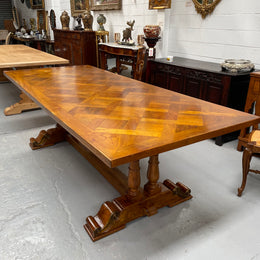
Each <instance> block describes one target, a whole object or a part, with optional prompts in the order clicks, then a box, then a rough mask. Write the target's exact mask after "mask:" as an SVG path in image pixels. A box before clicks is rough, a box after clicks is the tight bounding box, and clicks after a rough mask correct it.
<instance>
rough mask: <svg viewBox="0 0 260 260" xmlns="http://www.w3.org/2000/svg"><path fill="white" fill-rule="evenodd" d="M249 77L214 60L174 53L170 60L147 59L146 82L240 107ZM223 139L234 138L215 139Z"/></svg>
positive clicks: (243, 102) (220, 103) (220, 141)
mask: <svg viewBox="0 0 260 260" xmlns="http://www.w3.org/2000/svg"><path fill="white" fill-rule="evenodd" d="M249 80H250V73H249V72H243V73H230V72H225V71H222V68H221V66H220V64H218V63H213V62H205V61H199V60H192V59H186V58H180V57H174V58H173V62H168V61H166V59H165V58H161V59H154V60H149V61H148V62H147V71H146V81H147V82H148V83H151V84H153V85H156V86H158V87H162V88H166V89H169V90H172V91H176V92H179V93H182V94H185V95H189V96H192V97H196V98H200V99H203V100H206V101H209V102H212V103H216V104H219V105H223V106H227V107H230V108H234V109H237V110H241V111H243V110H244V107H245V102H246V96H247V91H248V86H249ZM235 136H237V134H235ZM225 139H226V140H229V139H234V138H233V137H231V136H230V135H227V136H226V137H223V138H222V140H220V139H218V140H217V142H216V143H217V144H219V145H221V144H222V142H224V141H225Z"/></svg>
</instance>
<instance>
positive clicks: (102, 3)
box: [91, 0, 122, 11]
mask: <svg viewBox="0 0 260 260" xmlns="http://www.w3.org/2000/svg"><path fill="white" fill-rule="evenodd" d="M121 8H122V0H91V10H93V11H104V10H120V9H121Z"/></svg>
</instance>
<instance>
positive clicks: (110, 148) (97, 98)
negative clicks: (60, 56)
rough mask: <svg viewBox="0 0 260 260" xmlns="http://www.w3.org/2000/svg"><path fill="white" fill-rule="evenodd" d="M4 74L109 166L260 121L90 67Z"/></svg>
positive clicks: (231, 110)
mask: <svg viewBox="0 0 260 260" xmlns="http://www.w3.org/2000/svg"><path fill="white" fill-rule="evenodd" d="M5 75H6V76H7V78H8V79H9V80H11V81H12V82H13V83H14V84H15V85H16V86H18V87H19V88H20V89H21V90H22V91H24V92H25V93H26V94H27V95H29V96H30V97H31V98H32V99H33V100H34V101H35V102H37V103H38V104H39V105H40V106H42V107H43V108H44V109H46V111H47V112H48V113H49V115H50V116H52V117H53V118H54V119H55V120H56V122H57V123H59V124H60V125H61V126H62V127H64V128H65V129H66V130H67V131H68V132H69V133H70V134H72V135H73V136H74V137H75V138H77V139H78V140H79V141H80V142H81V143H82V144H83V145H84V146H86V147H87V148H88V149H89V150H90V151H91V152H93V153H94V154H95V155H96V156H97V157H98V158H99V159H101V160H102V161H103V162H104V163H105V164H106V165H108V166H109V167H114V166H118V165H120V164H124V163H127V162H133V161H135V160H139V159H141V158H145V157H149V156H153V155H157V154H159V153H162V152H166V151H169V150H172V149H175V148H178V147H181V146H185V145H188V144H192V143H195V142H199V141H202V140H205V139H208V138H213V137H216V136H220V135H223V134H226V133H228V132H232V131H235V130H239V129H241V128H243V127H247V126H249V125H252V124H255V123H259V122H260V118H259V117H258V116H255V115H251V114H248V113H244V112H240V111H237V110H233V109H230V108H227V107H223V106H220V105H216V104H213V103H209V102H206V101H202V100H200V99H196V98H192V97H189V96H185V95H182V94H179V93H175V92H173V91H169V90H166V89H162V88H159V87H155V86H152V85H149V84H146V83H143V82H140V81H136V80H133V79H130V78H127V77H124V76H120V75H116V74H113V73H111V72H108V71H104V70H101V69H98V68H95V67H91V66H89V65H85V66H72V67H68V66H67V67H56V68H42V69H31V70H17V71H8V72H5Z"/></svg>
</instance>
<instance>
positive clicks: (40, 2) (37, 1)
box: [30, 0, 44, 9]
mask: <svg viewBox="0 0 260 260" xmlns="http://www.w3.org/2000/svg"><path fill="white" fill-rule="evenodd" d="M30 2H31V8H32V9H44V0H30Z"/></svg>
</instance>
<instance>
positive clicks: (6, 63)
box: [0, 44, 69, 116]
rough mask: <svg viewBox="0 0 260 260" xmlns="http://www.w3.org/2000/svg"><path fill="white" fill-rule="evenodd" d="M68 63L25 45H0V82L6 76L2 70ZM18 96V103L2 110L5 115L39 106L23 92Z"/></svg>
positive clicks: (4, 79)
mask: <svg viewBox="0 0 260 260" xmlns="http://www.w3.org/2000/svg"><path fill="white" fill-rule="evenodd" d="M68 63H69V61H68V60H66V59H63V58H60V57H57V56H55V55H52V54H49V53H46V52H43V51H40V50H36V49H34V48H31V47H28V46H25V45H21V44H14V45H0V82H1V81H2V82H3V81H6V78H5V77H4V76H3V71H4V70H13V69H21V68H23V69H24V68H32V67H43V66H50V65H51V66H53V65H64V64H68ZM20 98H21V100H20V101H19V102H18V103H15V104H13V105H11V106H10V107H7V108H6V109H5V110H4V113H5V115H6V116H8V115H14V114H19V113H21V112H22V111H25V110H31V109H35V108H38V107H39V106H38V105H37V104H35V103H34V102H33V101H32V100H31V99H30V98H28V96H26V95H25V94H24V93H23V92H22V93H21V95H20Z"/></svg>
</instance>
